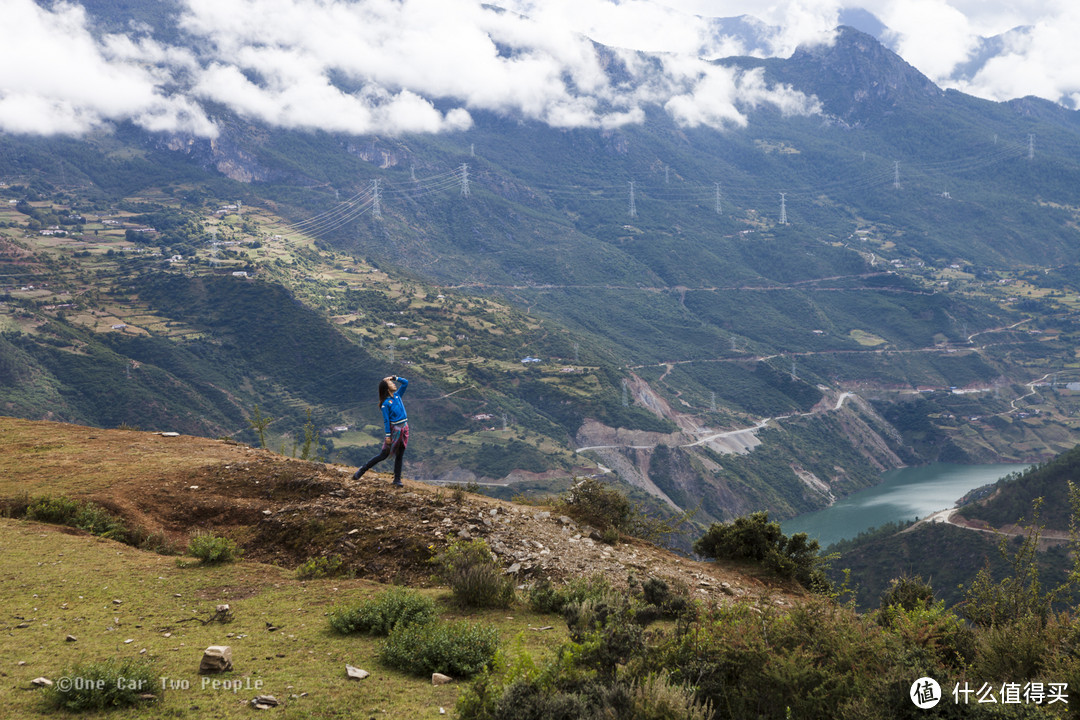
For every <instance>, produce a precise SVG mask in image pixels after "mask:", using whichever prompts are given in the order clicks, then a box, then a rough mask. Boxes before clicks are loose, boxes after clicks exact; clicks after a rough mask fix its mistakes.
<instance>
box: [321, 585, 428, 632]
mask: <svg viewBox="0 0 1080 720" xmlns="http://www.w3.org/2000/svg"><path fill="white" fill-rule="evenodd" d="M437 615H438V613H437V612H436V611H435V603H434V601H432V600H431V598H429V597H426V596H424V595H421V594H420V593H418V592H416V591H415V590H409V589H406V588H390V589H389V590H386V591H384V592H381V593H379V594H378V595H376V596H374V597H372V598H368V599H367V600H364V601H362V602H360V603H358V604H356V605H354V606H352V607H345V608H335V609H333V610H331V611H330V627H331V628H333V629H334V631H335V632H338V633H341V634H342V635H348V634H350V633H368V634H370V635H389V634H390V631H392V630H393V629H394V628H395V627H397V626H398V625H412V624H417V623H420V624H428V623H430V622H431V621H433V620H435V619H436V617H437Z"/></svg>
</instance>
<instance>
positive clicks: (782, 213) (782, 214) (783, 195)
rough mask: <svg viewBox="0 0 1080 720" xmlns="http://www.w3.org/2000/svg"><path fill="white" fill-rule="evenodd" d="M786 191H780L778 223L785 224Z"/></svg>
mask: <svg viewBox="0 0 1080 720" xmlns="http://www.w3.org/2000/svg"><path fill="white" fill-rule="evenodd" d="M786 195H787V193H780V224H781V225H787V198H786ZM804 219H805V218H804Z"/></svg>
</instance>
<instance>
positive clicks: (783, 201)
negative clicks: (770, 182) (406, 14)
mask: <svg viewBox="0 0 1080 720" xmlns="http://www.w3.org/2000/svg"><path fill="white" fill-rule="evenodd" d="M786 195H787V193H780V224H781V225H787V198H786V197H785V196H786Z"/></svg>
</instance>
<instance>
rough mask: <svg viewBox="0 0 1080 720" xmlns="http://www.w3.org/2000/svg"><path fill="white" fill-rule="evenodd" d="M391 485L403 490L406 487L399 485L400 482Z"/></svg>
mask: <svg viewBox="0 0 1080 720" xmlns="http://www.w3.org/2000/svg"><path fill="white" fill-rule="evenodd" d="M390 484H391V485H393V486H394V487H397V488H403V487H405V485H403V484H402V483H399V482H396V483H390Z"/></svg>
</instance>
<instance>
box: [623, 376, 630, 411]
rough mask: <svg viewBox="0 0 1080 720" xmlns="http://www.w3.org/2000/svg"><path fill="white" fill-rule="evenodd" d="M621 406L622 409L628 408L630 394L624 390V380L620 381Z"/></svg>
mask: <svg viewBox="0 0 1080 720" xmlns="http://www.w3.org/2000/svg"><path fill="white" fill-rule="evenodd" d="M622 404H623V407H629V406H630V393H629V392H628V391H627V389H626V380H623V381H622Z"/></svg>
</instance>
